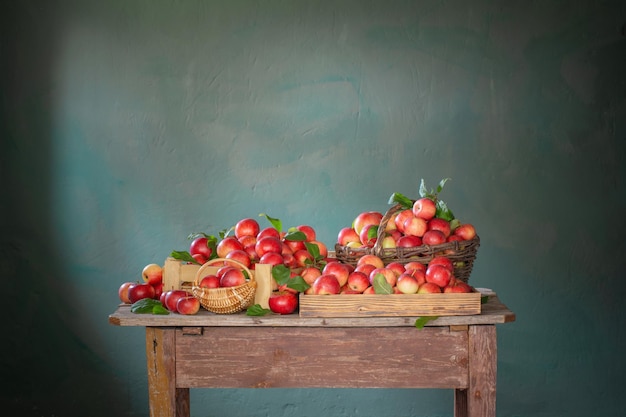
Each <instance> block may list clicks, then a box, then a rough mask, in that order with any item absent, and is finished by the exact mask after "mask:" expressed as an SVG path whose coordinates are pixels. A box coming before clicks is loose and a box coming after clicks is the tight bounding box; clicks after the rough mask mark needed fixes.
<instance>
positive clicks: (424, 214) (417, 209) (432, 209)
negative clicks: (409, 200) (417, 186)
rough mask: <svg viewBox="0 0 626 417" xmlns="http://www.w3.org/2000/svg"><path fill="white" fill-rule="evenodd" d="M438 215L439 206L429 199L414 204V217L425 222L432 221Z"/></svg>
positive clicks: (425, 198) (424, 198)
mask: <svg viewBox="0 0 626 417" xmlns="http://www.w3.org/2000/svg"><path fill="white" fill-rule="evenodd" d="M436 213H437V205H436V204H435V202H434V201H433V200H431V199H430V198H428V197H423V198H420V199H418V200H416V201H415V203H413V215H414V216H415V217H419V218H421V219H424V220H430V219H432V218H433V217H435V214H436Z"/></svg>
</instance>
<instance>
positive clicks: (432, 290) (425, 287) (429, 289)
mask: <svg viewBox="0 0 626 417" xmlns="http://www.w3.org/2000/svg"><path fill="white" fill-rule="evenodd" d="M417 293H418V294H437V293H441V287H440V286H439V285H437V284H433V283H432V282H425V283H423V284H422V285H420V287H419V288H418V289H417Z"/></svg>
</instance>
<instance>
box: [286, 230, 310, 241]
mask: <svg viewBox="0 0 626 417" xmlns="http://www.w3.org/2000/svg"><path fill="white" fill-rule="evenodd" d="M285 240H291V241H295V242H304V241H305V240H306V235H305V234H304V232H301V231H299V230H296V231H294V232H289V233H287V234H286V235H285Z"/></svg>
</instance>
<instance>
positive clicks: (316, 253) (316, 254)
mask: <svg viewBox="0 0 626 417" xmlns="http://www.w3.org/2000/svg"><path fill="white" fill-rule="evenodd" d="M304 246H306V250H307V251H308V252H309V253H310V254H311V256H312V257H313V260H315V261H319V260H322V259H324V257H323V256H322V255H321V254H320V248H319V246H317V245H316V244H315V243H311V242H304Z"/></svg>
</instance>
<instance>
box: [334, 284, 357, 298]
mask: <svg viewBox="0 0 626 417" xmlns="http://www.w3.org/2000/svg"><path fill="white" fill-rule="evenodd" d="M339 294H342V295H344V294H345V295H351V294H362V292H360V291H356V290H353V289H352V288H350V287H349V286H348V284H346V285H344V286H343V287H341V290H340V291H339Z"/></svg>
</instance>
